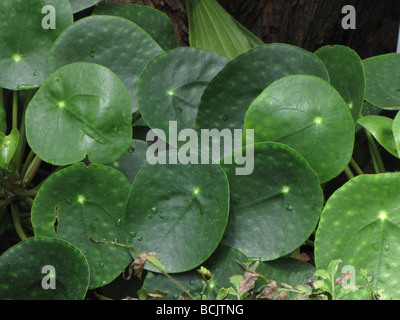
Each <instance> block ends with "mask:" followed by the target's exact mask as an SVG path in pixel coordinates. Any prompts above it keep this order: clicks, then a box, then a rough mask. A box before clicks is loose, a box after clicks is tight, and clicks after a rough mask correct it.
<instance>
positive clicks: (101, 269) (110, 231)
mask: <svg viewBox="0 0 400 320" xmlns="http://www.w3.org/2000/svg"><path fill="white" fill-rule="evenodd" d="M129 188H130V184H129V182H128V180H127V179H126V178H125V177H124V176H123V175H122V174H121V173H119V172H118V171H116V170H115V169H113V168H110V167H106V166H99V165H91V166H90V167H86V166H85V165H84V164H82V163H79V164H76V165H73V166H70V167H68V168H66V169H63V170H61V171H58V172H57V173H55V174H53V175H51V176H50V177H49V178H48V179H47V180H46V182H45V183H44V184H43V186H42V187H41V189H40V191H39V193H38V195H37V196H36V198H35V201H34V203H33V207H32V225H33V227H34V232H35V235H37V236H46V237H57V238H59V239H64V240H66V241H69V242H70V243H72V244H73V245H75V246H76V247H78V248H79V249H80V250H81V251H82V253H83V254H84V255H85V257H86V258H87V260H88V263H89V266H90V288H97V287H100V286H103V285H105V284H108V283H110V282H111V281H112V280H114V279H115V278H116V277H117V276H118V275H119V274H120V273H121V272H122V270H124V269H125V268H126V266H127V265H128V264H129V262H130V261H131V260H132V258H131V255H130V254H129V252H128V251H127V250H125V249H121V248H119V247H114V246H109V245H103V244H98V243H94V242H92V241H91V240H90V237H91V236H92V237H93V239H95V240H98V241H119V242H124V236H123V233H122V218H123V213H124V208H125V203H126V199H127V197H128V193H129ZM55 223H56V224H55Z"/></svg>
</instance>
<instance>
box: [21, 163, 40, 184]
mask: <svg viewBox="0 0 400 320" xmlns="http://www.w3.org/2000/svg"><path fill="white" fill-rule="evenodd" d="M41 164H42V160H41V159H40V158H39V157H38V156H35V158H34V159H33V160H32V162H31V164H30V165H29V167H28V169H27V171H26V174H25V176H24V179H23V180H22V183H23V185H24V186H27V185H28V184H29V183H30V182H31V181H32V179H33V178H34V177H35V175H36V173H37V171H38V170H39V168H40V165H41Z"/></svg>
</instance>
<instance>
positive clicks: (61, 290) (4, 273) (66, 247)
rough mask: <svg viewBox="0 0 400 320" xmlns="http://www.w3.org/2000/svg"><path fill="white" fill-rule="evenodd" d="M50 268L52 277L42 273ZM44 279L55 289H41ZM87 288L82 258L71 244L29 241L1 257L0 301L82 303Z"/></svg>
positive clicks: (37, 240) (87, 273)
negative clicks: (64, 301) (62, 301)
mask: <svg viewBox="0 0 400 320" xmlns="http://www.w3.org/2000/svg"><path fill="white" fill-rule="evenodd" d="M46 266H52V267H53V268H54V271H55V274H54V273H50V274H49V272H48V271H46V269H43V268H44V267H46ZM46 276H48V277H51V276H54V277H55V285H56V287H55V289H51V288H49V289H47V290H46V289H44V288H43V286H42V283H43V282H44V283H45V284H48V282H49V280H47V279H44V278H45V277H46ZM88 285H89V267H88V264H87V261H86V259H85V257H84V256H83V255H82V253H81V252H80V251H79V249H78V248H76V247H75V246H73V245H72V244H70V243H68V242H66V241H63V240H60V239H51V238H41V237H39V238H29V239H27V240H25V241H22V242H20V243H18V244H17V245H15V246H13V247H11V248H10V249H8V250H7V251H6V252H5V253H3V254H2V255H1V256H0V299H1V300H83V299H84V297H85V295H86V292H87V289H88Z"/></svg>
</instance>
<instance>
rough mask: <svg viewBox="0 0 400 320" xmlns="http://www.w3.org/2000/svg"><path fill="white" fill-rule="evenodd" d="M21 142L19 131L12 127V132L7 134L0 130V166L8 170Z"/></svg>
mask: <svg viewBox="0 0 400 320" xmlns="http://www.w3.org/2000/svg"><path fill="white" fill-rule="evenodd" d="M18 142H19V131H18V130H17V129H12V130H11V133H10V134H9V135H8V136H6V135H5V134H4V133H2V132H0V167H1V168H3V169H5V170H8V168H9V164H10V162H11V160H12V158H13V156H14V154H15V152H16V151H17V148H18Z"/></svg>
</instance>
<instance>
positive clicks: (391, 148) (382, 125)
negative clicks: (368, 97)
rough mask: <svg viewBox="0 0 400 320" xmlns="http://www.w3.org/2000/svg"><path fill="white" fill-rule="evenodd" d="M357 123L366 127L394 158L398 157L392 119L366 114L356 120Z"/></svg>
mask: <svg viewBox="0 0 400 320" xmlns="http://www.w3.org/2000/svg"><path fill="white" fill-rule="evenodd" d="M358 123H359V124H360V125H361V126H363V127H364V128H365V129H367V130H368V131H369V132H370V133H371V134H372V135H373V136H374V137H375V139H376V140H377V141H378V142H379V143H380V144H381V145H382V147H384V148H385V149H386V150H387V151H388V152H390V153H391V154H392V155H393V156H395V157H396V158H398V157H399V154H398V152H397V147H396V141H395V137H394V135H393V132H394V130H395V127H394V122H393V119H391V118H387V117H383V116H366V117H363V118H361V119H360V120H358ZM399 129H400V128H399Z"/></svg>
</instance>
